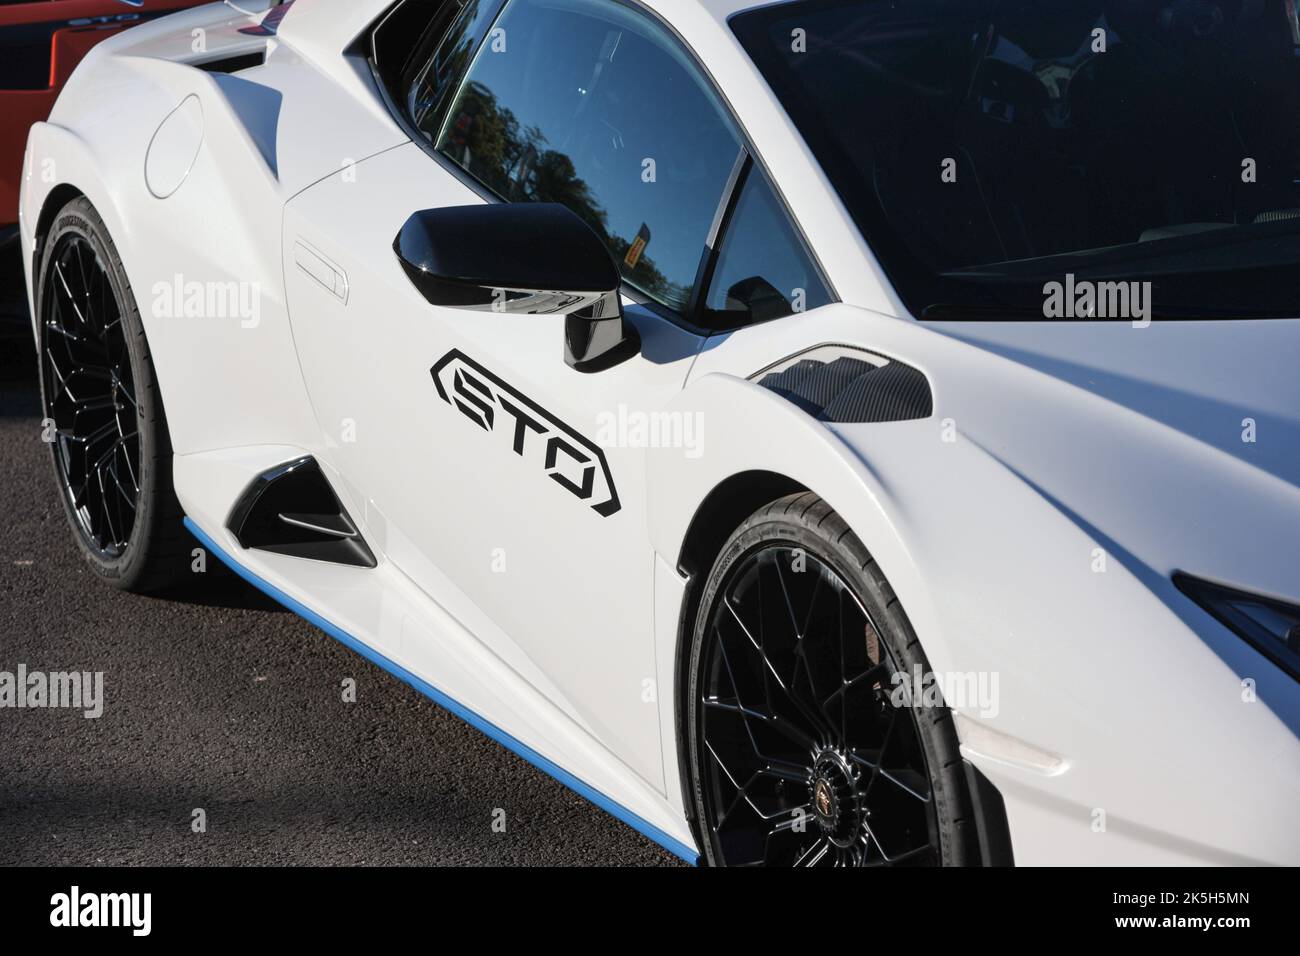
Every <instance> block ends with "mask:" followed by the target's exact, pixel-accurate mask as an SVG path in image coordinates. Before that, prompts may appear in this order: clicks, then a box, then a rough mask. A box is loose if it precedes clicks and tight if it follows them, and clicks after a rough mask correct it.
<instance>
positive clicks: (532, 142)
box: [284, 0, 746, 790]
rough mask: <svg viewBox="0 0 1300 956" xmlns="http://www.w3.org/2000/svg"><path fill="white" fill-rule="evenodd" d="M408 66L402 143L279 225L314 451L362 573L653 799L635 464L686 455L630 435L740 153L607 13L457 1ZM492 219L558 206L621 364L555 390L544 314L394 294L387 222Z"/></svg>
mask: <svg viewBox="0 0 1300 956" xmlns="http://www.w3.org/2000/svg"><path fill="white" fill-rule="evenodd" d="M471 50H473V51H474V52H473V53H472V55H471V53H470V51H471ZM426 62H427V66H426V68H425V69H424V70H423V71H421V72H420V73H419V74H418V75H417V77H416V79H415V80H414V81H413V82H412V85H411V89H410V95H409V97H408V99H407V106H406V107H405V108H401V109H402V111H403V113H404V115H405V117H406V120H407V121H408V122H409V124H410V127H411V131H412V134H413V136H414V137H415V138H416V139H417V142H416V143H413V144H411V145H409V146H403V147H398V148H396V149H392V150H389V151H388V152H386V153H382V154H380V155H378V156H375V157H372V158H370V159H368V160H366V161H365V162H362V163H360V164H358V165H357V166H356V167H355V168H350V169H346V170H345V171H344V172H343V173H342V174H340V175H337V176H334V177H332V178H330V179H328V180H325V181H323V182H321V183H319V184H317V185H316V186H314V187H312V188H311V189H309V190H307V191H305V192H304V193H302V194H300V195H299V196H297V197H295V198H294V199H293V200H292V201H291V202H290V203H289V204H288V206H287V207H286V213H285V230H284V257H285V275H286V284H287V289H288V296H289V300H290V310H291V315H292V322H293V329H294V336H295V342H296V344H297V347H298V349H299V353H300V357H301V361H302V368H303V373H304V375H305V377H306V380H307V383H308V387H309V389H310V393H311V397H312V402H313V405H314V408H315V412H316V414H317V417H318V420H319V423H320V426H321V428H322V432H323V434H324V439H323V440H324V444H325V446H326V447H325V449H324V451H323V453H322V454H323V456H324V457H325V458H326V459H327V461H328V464H329V466H330V467H331V468H332V469H333V470H334V471H335V472H336V475H337V478H338V481H339V484H340V485H341V492H342V493H343V494H344V495H345V497H346V498H347V499H348V500H349V502H350V504H351V505H352V507H353V509H354V511H355V512H356V513H358V514H359V515H360V516H361V520H362V523H363V525H364V527H365V531H366V534H367V535H368V537H369V539H370V540H372V543H373V544H374V546H375V547H376V548H377V549H379V550H381V551H382V552H383V553H384V555H385V556H386V557H387V559H388V560H390V561H392V562H393V563H394V564H395V565H397V566H398V567H399V568H401V570H402V571H403V572H405V573H406V574H407V575H408V576H410V577H411V578H412V579H413V580H414V581H415V582H416V583H417V584H419V585H420V586H422V587H423V588H424V589H425V590H426V591H427V592H428V593H429V594H430V595H431V596H432V597H434V598H435V599H436V600H438V601H439V602H440V603H442V604H443V606H444V607H446V608H447V610H448V611H450V612H451V613H452V614H453V615H455V616H456V617H457V618H459V619H460V620H461V622H462V623H464V624H465V625H466V626H467V627H469V629H470V630H471V631H472V632H473V633H475V634H476V635H477V636H478V637H479V639H480V640H482V641H483V642H484V643H485V644H487V645H488V646H489V647H491V648H492V649H493V650H494V651H496V653H497V654H498V655H499V656H500V657H501V659H502V660H503V661H505V662H506V663H507V664H508V665H509V666H511V667H512V668H514V669H515V670H516V672H517V673H519V674H520V675H521V676H523V677H524V678H525V679H527V680H529V681H530V682H531V683H532V684H533V686H534V687H536V688H537V689H538V691H539V692H541V693H542V694H544V695H546V696H547V697H548V698H549V699H550V700H551V701H552V702H554V703H555V704H556V706H558V707H560V708H562V709H563V710H564V711H565V712H566V713H567V714H568V715H569V716H570V717H571V718H572V719H573V720H574V722H575V723H576V724H577V725H578V726H580V727H581V728H583V730H585V731H586V732H587V733H589V734H591V735H592V737H594V738H595V739H596V740H598V741H599V742H601V743H602V744H604V745H605V746H606V747H607V748H608V749H609V750H610V751H611V752H612V753H613V754H615V755H616V756H617V757H618V758H619V759H620V760H622V761H623V762H624V763H625V764H626V765H627V766H629V767H631V768H632V769H633V770H635V771H636V772H637V773H638V774H640V775H641V776H642V777H643V778H644V779H646V780H647V781H648V782H650V783H651V784H652V785H654V786H655V787H657V788H658V789H660V790H662V789H663V786H664V784H663V776H662V756H661V748H660V738H659V727H660V724H659V703H660V698H661V696H662V693H663V691H661V690H660V689H659V688H657V687H656V686H655V675H656V667H655V647H654V613H653V570H654V566H653V554H652V551H651V548H650V546H649V543H648V536H647V529H646V517H645V489H644V474H645V467H644V458H645V455H646V451H647V448H648V447H650V446H662V445H664V444H665V443H668V444H675V446H676V447H677V448H678V450H679V451H680V453H681V454H686V455H693V454H698V453H699V451H700V450H701V447H700V444H699V443H700V442H702V441H703V440H705V437H706V436H704V435H703V434H702V433H701V431H700V429H699V428H698V426H697V423H692V422H666V421H662V420H657V419H656V417H655V416H656V415H657V414H659V413H660V410H661V409H662V408H663V406H664V405H666V404H667V403H668V402H669V401H670V400H671V399H672V397H673V396H674V395H676V394H677V393H678V392H679V391H680V389H681V387H682V385H683V382H684V380H685V377H686V374H687V371H688V369H689V366H690V363H691V361H692V360H693V358H694V356H695V355H696V353H697V352H698V350H699V348H700V347H701V345H702V342H703V340H704V335H705V332H704V331H703V330H702V329H700V328H698V327H696V326H695V325H694V324H693V323H692V322H691V321H690V319H688V318H687V316H688V315H693V314H696V312H697V306H699V304H700V300H701V296H700V294H699V291H698V289H697V287H699V286H700V281H699V280H700V278H701V276H702V275H703V273H704V271H705V270H704V267H703V266H702V263H705V262H706V261H707V260H708V258H709V257H708V256H707V255H706V253H707V251H708V248H709V246H710V243H711V241H712V240H713V238H714V237H715V236H716V233H717V229H718V225H719V222H720V217H721V211H720V210H721V209H722V206H723V201H724V198H725V197H726V196H727V195H728V189H729V187H730V186H732V185H734V183H735V179H736V176H737V174H738V172H739V170H740V169H741V168H743V165H744V157H745V156H746V154H745V152H744V150H743V149H742V146H741V137H740V135H739V133H738V131H737V130H736V128H735V126H734V124H733V122H732V120H731V119H730V116H729V114H728V113H727V111H726V110H725V108H724V107H723V106H722V104H721V102H720V100H719V98H718V97H717V95H716V93H715V92H714V91H713V90H712V89H711V88H710V86H709V84H708V82H707V81H706V80H705V78H704V77H703V75H702V73H701V71H700V70H699V69H698V67H697V66H696V65H695V63H694V61H693V60H692V59H691V58H690V56H689V55H688V54H687V52H686V51H685V50H684V49H683V48H682V47H681V45H680V43H679V42H678V41H677V40H676V39H675V38H674V37H673V36H672V35H671V34H670V33H669V31H668V30H667V29H666V28H665V27H664V26H662V25H661V24H659V23H658V22H657V21H655V20H654V19H653V18H651V17H650V16H649V15H648V14H647V13H645V12H643V11H640V10H638V9H636V8H634V7H632V6H626V5H623V4H621V3H611V2H608V0H509V2H508V3H506V4H505V5H504V7H503V9H501V10H500V11H499V12H498V11H496V10H494V9H492V8H491V7H490V6H489V5H486V4H483V3H480V2H479V0H470V2H469V3H467V4H466V5H465V7H464V8H463V10H462V11H461V13H460V15H459V17H457V18H456V19H455V22H453V23H452V24H451V26H450V27H449V28H447V31H446V33H445V35H444V36H443V37H442V38H441V39H440V40H438V41H437V42H436V43H434V44H433V45H432V47H431V49H430V51H429V52H428V53H427V55H426ZM399 108H400V107H399ZM500 201H511V202H534V201H549V202H561V203H563V204H564V205H566V206H568V207H569V208H570V209H572V210H573V211H574V212H576V213H577V214H578V215H579V216H580V217H581V218H582V219H583V220H585V221H586V222H587V223H588V225H590V226H591V227H592V228H593V229H594V230H595V231H596V233H597V234H598V236H599V237H600V238H601V239H602V241H603V242H604V243H605V245H606V247H607V248H608V249H609V251H610V254H611V256H612V257H613V258H614V260H615V261H616V263H617V264H618V266H619V269H620V272H621V274H622V278H623V280H624V293H625V295H624V299H623V302H624V307H625V314H626V317H627V319H628V320H629V322H631V323H632V324H633V325H634V326H635V327H636V329H637V331H638V333H639V335H640V339H641V347H640V351H639V353H638V354H637V355H635V356H634V357H633V358H631V359H629V360H627V361H624V362H622V363H621V364H618V365H616V366H615V367H613V368H608V369H606V370H604V371H600V372H595V373H583V372H579V371H576V370H575V369H574V368H572V367H570V366H569V365H568V364H566V362H565V361H564V354H565V353H564V317H563V316H561V315H515V314H509V313H506V312H501V313H496V312H492V311H462V310H459V309H453V308H443V307H437V306H433V305H430V303H429V302H427V301H426V300H425V299H424V298H423V297H422V296H421V295H420V294H419V292H418V291H417V290H416V289H415V287H414V286H413V285H412V283H411V281H410V280H409V279H408V278H407V276H406V274H405V273H404V272H403V270H402V268H401V267H400V265H399V262H398V259H397V257H396V255H395V254H394V252H393V243H394V237H395V236H396V235H397V233H398V231H399V229H400V228H401V227H402V225H403V223H404V222H405V221H406V220H407V219H408V217H410V216H411V215H412V214H413V213H415V212H416V211H418V210H421V209H429V208H438V207H446V206H458V205H466V204H473V203H482V202H500Z"/></svg>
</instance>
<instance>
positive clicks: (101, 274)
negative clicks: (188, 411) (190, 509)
mask: <svg viewBox="0 0 1300 956" xmlns="http://www.w3.org/2000/svg"><path fill="white" fill-rule="evenodd" d="M35 286H36V304H35V312H36V315H37V317H38V319H39V323H38V328H37V334H38V343H37V344H38V350H39V353H40V381H41V401H42V407H43V409H44V419H45V420H44V422H43V423H42V426H43V432H44V438H45V439H46V441H48V442H49V444H50V448H51V451H52V453H53V456H52V457H53V461H54V475H55V479H56V481H57V482H58V486H59V491H60V497H61V498H62V500H63V506H64V511H65V512H66V513H67V516H68V521H69V523H70V524H71V526H72V529H73V532H74V537H75V539H76V541H77V545H78V547H79V548H80V550H81V552H82V554H83V555H84V556H85V558H86V560H87V562H88V563H89V564H90V567H91V569H92V570H93V571H94V572H95V573H96V574H97V575H98V576H99V577H100V578H101V579H103V580H106V581H108V582H109V583H111V584H113V585H115V586H117V587H120V588H123V589H126V590H134V591H151V590H157V589H158V588H162V587H166V586H168V585H170V584H174V583H176V582H177V581H179V580H180V579H181V578H182V577H183V576H184V575H185V574H186V572H187V571H188V570H189V566H190V565H189V561H190V548H191V547H192V545H193V541H192V539H190V538H189V535H188V533H187V532H186V531H185V529H184V526H183V524H182V518H183V516H182V514H181V508H180V504H179V502H177V500H176V495H175V493H174V491H173V489H172V481H171V470H172V448H171V439H170V436H169V434H168V430H167V419H166V415H165V413H164V411H163V405H162V396H161V394H160V392H159V388H158V383H157V377H156V375H155V372H154V368H153V361H152V358H151V356H150V353H149V345H148V342H147V340H146V338H145V334H144V327H143V324H142V323H141V320H140V314H139V310H138V308H137V306H136V302H135V298H134V296H133V295H132V293H131V286H130V283H129V282H128V281H127V277H126V271H125V269H124V268H123V266H122V262H121V259H120V257H119V256H118V253H117V249H116V248H115V247H114V245H113V241H112V239H111V238H110V237H109V234H108V230H107V228H106V227H105V226H104V223H103V220H102V219H101V218H100V216H99V214H98V212H96V210H95V208H94V207H93V206H92V205H91V204H90V202H89V201H88V200H87V199H85V198H84V197H81V198H77V199H74V200H72V201H71V202H69V203H68V204H67V205H66V206H64V207H63V209H62V210H60V211H59V213H58V214H57V215H56V216H55V217H54V219H53V221H52V222H51V224H50V228H49V231H48V232H47V233H46V234H45V235H44V236H43V237H42V240H41V246H40V254H39V257H38V261H37V263H36V275H35Z"/></svg>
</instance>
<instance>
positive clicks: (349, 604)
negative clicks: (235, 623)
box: [21, 0, 1300, 866]
mask: <svg viewBox="0 0 1300 956" xmlns="http://www.w3.org/2000/svg"><path fill="white" fill-rule="evenodd" d="M1298 7H1300V4H1298V3H1297V2H1296V0H1061V2H1056V3H1050V4H1048V3H1043V2H1042V0H1006V2H1002V3H994V2H992V0H897V2H892V0H789V2H779V3H774V4H763V5H759V6H755V5H754V0H403V2H398V3H393V2H392V0H294V2H292V3H286V4H282V5H275V6H271V7H268V4H267V0H240V2H239V3H235V2H233V0H232V2H231V3H229V4H226V5H223V4H220V3H214V4H210V5H208V6H205V7H199V8H195V9H193V10H189V11H187V12H184V13H179V14H176V15H174V16H169V17H167V18H165V19H161V20H158V21H155V22H151V23H148V24H145V25H143V26H140V27H138V28H137V29H134V30H131V31H129V32H127V33H124V34H122V35H120V36H116V37H114V38H112V39H110V40H108V41H107V42H105V43H103V44H101V45H99V46H97V47H96V48H95V49H94V51H93V52H92V53H91V54H90V55H89V56H87V57H86V59H85V61H84V62H83V63H82V64H81V66H80V67H79V68H78V69H77V71H76V73H75V75H74V76H73V77H72V79H71V81H70V82H69V83H68V84H67V87H66V89H65V90H64V92H63V94H62V95H61V97H60V98H59V100H58V103H57V105H56V106H55V108H54V111H53V113H52V115H51V116H50V119H49V121H48V122H45V123H37V124H36V125H35V126H34V127H32V130H31V133H30V137H29V140H28V145H27V156H26V165H25V173H24V183H23V190H22V198H21V237H22V246H23V252H24V258H25V265H26V268H27V282H28V293H29V295H30V299H31V303H32V312H33V316H34V325H35V332H36V335H37V339H38V348H39V353H40V367H41V382H42V391H43V401H44V408H45V415H46V416H47V431H48V434H49V439H50V441H51V448H52V450H53V461H54V468H55V472H56V475H57V477H58V479H59V485H60V487H61V488H62V492H63V503H64V506H65V509H66V511H67V515H68V517H69V520H70V523H71V526H72V530H73V533H74V535H75V536H76V539H77V541H78V543H79V545H80V547H81V549H82V550H83V551H84V552H85V555H86V558H87V559H88V561H89V562H90V565H91V567H92V568H93V569H94V571H95V572H96V573H97V575H98V576H99V577H100V578H102V579H104V580H105V581H107V582H109V583H112V584H115V585H117V586H118V587H122V588H129V589H137V590H143V589H154V588H160V587H163V586H165V585H167V584H169V583H171V582H175V581H176V580H177V579H179V578H183V577H185V576H187V575H190V574H192V573H193V571H194V569H196V568H202V567H203V566H204V565H203V562H204V560H205V558H206V556H207V555H212V556H215V557H217V558H219V559H220V560H221V561H224V562H225V563H227V564H229V565H230V566H231V567H232V568H233V569H235V571H237V572H238V573H239V574H240V575H242V576H243V577H245V578H246V579H248V580H249V581H251V582H252V583H254V584H255V585H257V586H258V587H260V588H261V589H262V590H263V591H265V592H266V593H267V594H269V595H271V596H272V597H274V598H276V599H277V600H279V601H281V602H282V603H284V604H285V605H287V606H288V607H289V608H291V609H293V610H294V611H296V612H298V613H300V614H302V615H303V616H304V617H306V618H308V619H309V620H311V621H313V622H315V623H316V624H318V625H319V626H320V627H321V628H322V629H323V630H325V631H326V632H328V633H329V634H331V635H332V636H334V637H335V638H337V639H339V640H340V641H342V642H344V643H345V644H347V645H348V646H350V647H352V648H353V649H355V650H356V651H358V652H359V653H361V654H363V655H364V656H365V657H367V658H369V659H370V660H372V661H374V662H375V663H377V664H379V665H380V666H381V667H384V668H386V669H388V670H389V671H391V672H392V673H394V674H396V675H397V676H399V677H400V678H402V679H403V680H405V681H408V682H410V683H411V684H413V685H414V686H415V687H417V688H419V689H420V690H421V691H423V692H424V693H426V694H427V695H429V696H430V697H432V698H433V699H434V700H436V701H438V702H439V703H441V704H443V705H445V706H446V707H448V708H450V709H452V710H453V711H455V712H456V713H457V714H459V715H460V716H462V717H463V718H464V719H466V720H467V721H469V722H470V723H472V724H473V725H475V726H476V727H479V728H480V729H482V730H483V731H484V732H485V733H487V734H488V735H489V736H491V737H493V738H494V739H496V740H498V741H500V742H501V743H503V744H504V745H506V746H507V747H510V748H512V749H513V750H515V751H516V752H518V753H519V754H520V755H522V756H523V757H524V758H526V759H528V760H531V761H533V762H534V763H536V764H538V765H539V766H540V767H542V768H543V769H545V770H547V771H548V772H550V773H552V774H554V775H555V776H556V777H558V778H559V779H560V780H561V781H563V782H564V783H566V784H568V785H569V786H571V787H572V788H573V789H575V790H577V791H578V792H580V793H581V794H583V795H585V796H587V797H589V798H590V799H591V800H592V801H593V802H595V803H596V804H598V805H600V806H601V807H603V808H605V809H607V810H609V811H610V812H612V813H613V814H615V815H616V816H618V817H619V818H621V819H622V820H624V821H626V822H627V823H628V824H630V825H631V826H633V827H636V828H637V829H639V830H640V831H642V832H643V833H645V834H646V835H648V836H649V837H651V838H652V839H654V840H656V841H658V842H659V843H660V844H662V845H663V846H664V847H667V848H668V849H669V850H671V851H673V852H675V853H677V854H679V855H680V856H682V857H684V858H685V859H687V860H690V861H696V860H697V859H698V860H699V861H700V862H705V863H710V864H757V863H766V864H795V865H866V866H871V865H894V864H975V863H984V864H1005V863H1009V862H1012V861H1013V860H1014V862H1016V863H1021V864H1024V863H1029V864H1042V863H1058V862H1068V863H1113V864H1130V863H1133V864H1136V863H1157V864H1162V863H1236V862H1248V863H1292V864H1294V863H1298V862H1300V827H1298V826H1296V824H1295V814H1296V807H1297V804H1298V803H1300V743H1298V742H1297V733H1298V732H1300V684H1298V683H1297V681H1298V680H1300V319H1297V318H1296V316H1300V281H1298V280H1300V271H1298V266H1297V263H1298V262H1300V185H1297V184H1298V183H1300V125H1297V123H1296V118H1297V116H1300V56H1297V54H1298V53H1300V21H1298V20H1297V8H1298ZM187 529H188V530H187ZM195 539H197V543H196V540H195ZM433 745H436V742H434V744H433Z"/></svg>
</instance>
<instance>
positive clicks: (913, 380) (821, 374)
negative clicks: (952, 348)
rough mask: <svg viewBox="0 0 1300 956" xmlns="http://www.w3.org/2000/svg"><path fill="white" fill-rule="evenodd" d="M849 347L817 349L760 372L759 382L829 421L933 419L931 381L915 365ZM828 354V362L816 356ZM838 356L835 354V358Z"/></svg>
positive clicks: (814, 415) (843, 422) (822, 419)
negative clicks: (852, 352) (854, 351)
mask: <svg viewBox="0 0 1300 956" xmlns="http://www.w3.org/2000/svg"><path fill="white" fill-rule="evenodd" d="M846 352H847V350H846V349H840V348H835V349H833V350H832V349H815V350H814V351H813V353H806V354H805V356H804V357H798V356H796V357H795V359H794V360H792V361H791V362H788V363H786V364H784V365H782V366H778V367H776V368H777V370H775V371H770V372H767V373H766V374H764V373H759V375H758V376H756V378H757V381H758V384H759V385H762V386H763V387H764V388H768V389H771V390H772V391H774V392H776V393H777V394H778V395H781V396H782V397H784V398H786V399H787V400H789V401H791V402H793V403H794V404H796V405H798V406H799V407H800V408H802V409H803V410H804V411H806V412H807V413H808V414H809V415H812V416H813V417H814V418H817V419H819V420H821V421H824V422H837V423H841V424H849V423H868V422H903V421H911V420H914V419H918V418H929V417H930V415H931V413H932V412H933V410H934V400H933V398H932V397H931V394H930V383H929V382H928V381H927V380H926V377H925V376H924V375H923V374H921V373H920V372H919V371H917V370H916V369H914V368H912V367H911V366H910V365H904V364H902V363H901V362H894V361H890V360H887V359H884V358H882V357H879V356H875V355H871V356H869V358H870V359H871V360H870V361H869V360H868V357H866V353H859V354H862V355H864V358H854V357H852V356H851V355H849V354H845V353H846ZM815 353H823V354H826V359H825V360H820V359H818V358H814V357H812V355H813V354H815ZM831 354H834V356H835V357H831Z"/></svg>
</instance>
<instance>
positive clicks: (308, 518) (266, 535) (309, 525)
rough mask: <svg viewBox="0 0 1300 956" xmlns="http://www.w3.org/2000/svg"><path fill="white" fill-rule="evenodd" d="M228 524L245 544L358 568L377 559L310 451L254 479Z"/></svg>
mask: <svg viewBox="0 0 1300 956" xmlns="http://www.w3.org/2000/svg"><path fill="white" fill-rule="evenodd" d="M226 527H227V528H229V529H230V530H231V531H232V532H233V533H234V535H235V537H236V538H237V539H238V540H239V543H240V544H241V545H243V546H244V547H245V548H256V549H258V550H260V551H274V552H276V553H277V554H288V555H292V556H294V557H296V558H311V559H313V560H315V561H329V562H332V563H334V564H350V565H353V566H355V567H360V568H373V567H374V566H375V565H376V564H377V563H378V562H377V561H375V556H374V554H373V553H372V552H371V550H370V547H369V546H368V545H367V544H366V542H365V540H364V539H362V537H361V534H360V532H359V531H358V530H357V526H356V525H355V524H354V523H353V522H352V519H351V518H350V517H348V513H347V511H346V510H344V508H343V505H342V504H341V503H340V502H339V499H338V496H337V495H335V494H334V489H333V488H331V487H330V484H329V481H328V480H326V478H325V475H324V474H323V473H322V472H321V470H320V465H319V464H317V463H316V459H315V458H312V457H311V456H310V455H307V456H305V457H303V458H296V459H294V460H293V461H290V462H285V463H284V464H283V465H277V466H276V467H274V468H272V469H270V470H269V471H264V472H262V474H260V475H258V476H257V477H256V478H255V479H253V483H252V484H251V485H249V486H248V489H247V490H246V491H245V492H244V493H243V494H242V495H240V497H239V500H238V501H237V502H235V507H234V508H233V509H232V510H231V512H230V520H229V521H227V522H226Z"/></svg>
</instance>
